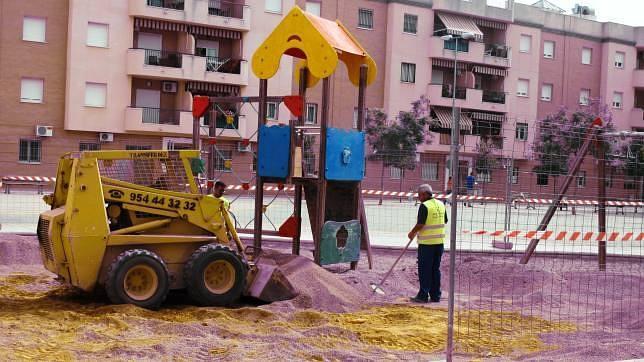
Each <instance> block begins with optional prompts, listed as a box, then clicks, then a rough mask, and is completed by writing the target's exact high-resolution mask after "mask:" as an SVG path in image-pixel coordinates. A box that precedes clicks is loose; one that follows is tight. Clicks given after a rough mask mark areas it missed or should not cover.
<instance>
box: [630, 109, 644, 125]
mask: <svg viewBox="0 0 644 362" xmlns="http://www.w3.org/2000/svg"><path fill="white" fill-rule="evenodd" d="M635 107H638V106H637V105H636V106H635ZM642 107H644V106H642ZM642 121H644V109H642V108H633V110H632V111H631V122H633V123H632V124H640V122H642Z"/></svg>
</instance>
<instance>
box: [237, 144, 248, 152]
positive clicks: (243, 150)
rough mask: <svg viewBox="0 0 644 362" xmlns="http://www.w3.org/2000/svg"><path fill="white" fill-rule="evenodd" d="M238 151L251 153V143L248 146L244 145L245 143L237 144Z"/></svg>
mask: <svg viewBox="0 0 644 362" xmlns="http://www.w3.org/2000/svg"><path fill="white" fill-rule="evenodd" d="M237 151H239V152H250V151H251V148H250V143H249V144H247V145H244V142H237Z"/></svg>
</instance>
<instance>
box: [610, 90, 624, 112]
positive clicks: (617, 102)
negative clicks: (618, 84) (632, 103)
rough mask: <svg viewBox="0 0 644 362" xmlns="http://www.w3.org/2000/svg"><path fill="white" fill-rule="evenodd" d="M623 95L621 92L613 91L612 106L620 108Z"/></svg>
mask: <svg viewBox="0 0 644 362" xmlns="http://www.w3.org/2000/svg"><path fill="white" fill-rule="evenodd" d="M623 96H624V94H623V93H621V92H614V93H613V108H622V97H623Z"/></svg>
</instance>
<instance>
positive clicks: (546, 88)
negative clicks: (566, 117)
mask: <svg viewBox="0 0 644 362" xmlns="http://www.w3.org/2000/svg"><path fill="white" fill-rule="evenodd" d="M541 100H542V101H549V100H552V84H544V85H542V86H541Z"/></svg>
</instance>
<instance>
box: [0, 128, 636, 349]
mask: <svg viewBox="0 0 644 362" xmlns="http://www.w3.org/2000/svg"><path fill="white" fill-rule="evenodd" d="M507 123H508V125H506V126H504V127H503V128H501V127H488V129H486V128H485V127H481V126H482V122H479V124H478V125H476V124H475V127H477V126H478V127H479V128H478V129H476V128H475V131H476V132H477V133H478V134H477V135H466V136H463V137H461V143H462V144H461V148H460V152H461V155H460V158H459V160H458V168H459V172H460V174H459V180H458V182H455V181H454V180H452V181H450V180H449V176H448V175H449V174H450V172H449V171H450V167H451V165H452V164H456V162H451V161H450V160H449V157H448V154H447V152H448V147H449V146H448V145H443V146H442V145H440V143H439V141H440V137H439V136H435V137H433V139H432V142H433V143H434V146H435V147H433V148H435V149H437V151H435V152H432V153H429V152H425V153H420V154H418V155H414V156H413V157H412V159H413V162H412V163H411V164H403V162H399V163H397V162H396V157H399V158H400V159H402V158H403V156H402V155H395V154H391V155H390V156H392V157H389V158H388V159H386V161H385V163H386V164H384V165H383V159H384V157H383V155H373V154H372V155H370V156H369V160H368V161H367V167H366V177H365V181H364V182H363V191H362V192H363V196H364V200H365V207H366V215H367V220H368V223H369V231H370V239H371V242H372V245H377V246H378V245H380V246H394V247H402V246H403V245H405V244H406V234H407V232H408V231H409V230H410V229H411V227H412V226H413V225H414V223H415V219H416V214H417V210H418V202H417V200H416V194H415V191H414V190H415V189H416V187H417V186H418V185H419V184H421V183H429V184H430V185H432V187H433V188H434V193H435V196H436V197H437V198H439V199H441V200H444V201H446V203H447V207H448V209H449V208H451V207H453V205H454V203H455V202H457V203H458V218H457V220H455V221H456V223H457V235H456V237H457V244H456V250H454V253H455V255H456V262H455V264H454V265H451V266H450V265H449V263H448V258H447V254H448V253H449V252H450V251H448V253H446V254H445V255H444V256H443V265H442V271H443V278H442V280H443V281H442V285H443V292H444V296H445V295H446V294H447V293H448V292H450V293H454V294H453V296H454V301H455V306H456V309H455V317H456V318H455V322H454V331H455V334H454V344H455V348H456V349H455V351H456V353H457V354H458V353H474V354H477V355H483V356H497V355H500V354H502V351H505V349H503V348H501V347H500V346H498V343H500V342H499V341H502V339H500V340H499V341H492V340H491V341H490V342H489V346H490V349H489V350H487V351H481V350H472V349H471V347H470V346H468V345H467V344H465V341H466V340H467V339H468V338H469V337H472V336H477V335H478V336H487V335H489V331H491V330H494V331H497V332H498V333H506V334H507V333H513V334H515V335H518V336H523V335H525V336H528V335H535V334H537V335H539V334H540V335H542V336H543V338H542V340H543V341H545V342H539V341H533V340H529V341H528V340H527V339H526V340H525V345H518V346H515V347H516V348H515V349H516V350H521V351H524V352H525V353H529V352H531V351H537V350H539V351H543V350H544V349H545V348H546V347H545V345H544V344H543V343H550V344H557V345H559V346H560V347H561V348H563V349H564V350H565V349H566V348H575V346H576V347H579V346H580V345H581V344H582V343H587V344H588V343H592V342H593V341H598V343H610V342H611V341H615V340H618V339H620V338H627V336H632V335H633V334H638V333H639V334H641V330H642V326H643V325H644V324H643V323H644V319H643V317H641V316H640V315H639V314H640V311H641V310H644V302H643V301H644V287H643V286H644V267H643V266H644V263H643V260H644V259H643V257H644V248H642V243H644V240H643V239H644V234H643V232H644V203H643V202H642V192H643V191H642V190H643V186H642V182H643V179H644V177H643V169H644V163H643V162H644V142H643V139H642V138H641V137H632V136H631V135H625V134H610V132H605V133H604V135H603V136H602V137H603V140H604V143H603V145H598V143H597V142H596V140H595V139H593V140H592V141H591V142H590V149H589V151H588V153H587V155H586V157H585V159H584V160H583V161H580V162H579V167H578V170H577V172H576V173H575V174H574V175H572V176H570V177H569V176H568V174H569V173H570V172H571V171H572V169H573V166H574V163H575V160H576V158H577V157H580V155H581V153H582V152H581V150H582V146H583V141H584V140H585V138H586V136H587V128H585V127H579V128H574V127H572V128H571V127H563V126H561V125H560V126H559V128H557V129H556V130H555V129H551V130H546V128H545V127H555V126H556V124H551V125H549V126H548V125H544V124H538V125H537V126H530V127H527V126H526V127H525V128H524V126H523V122H521V121H520V120H511V121H508V122H507ZM555 131H556V132H555ZM548 132H549V133H548ZM544 133H548V134H549V136H548V137H550V138H548V137H545V138H544V136H543V134H544ZM494 138H496V140H497V141H493V139H494ZM499 138H500V139H501V142H499V141H498V139H499ZM535 140H536V141H535ZM608 146H610V147H608ZM204 150H205V151H206V153H205V157H208V156H209V155H212V157H213V158H214V163H213V167H214V170H215V173H214V175H215V179H220V180H224V181H225V182H226V183H227V184H228V185H229V188H228V190H227V197H228V198H229V199H230V200H231V201H232V206H231V211H232V213H233V215H234V217H235V220H236V224H237V226H238V227H239V228H240V229H250V228H252V225H253V217H254V213H253V207H254V189H253V186H254V177H255V169H256V161H255V159H256V157H255V152H256V149H255V148H254V147H252V146H250V147H249V146H248V144H243V143H242V144H240V143H238V142H228V143H226V142H223V141H222V142H219V141H218V143H216V144H213V145H206V147H205V148H204ZM304 155H305V157H304V160H303V169H304V170H307V169H308V168H309V166H307V163H315V162H316V160H315V155H314V154H312V153H310V152H308V153H307V152H306V150H305V152H304ZM376 156H377V157H376ZM406 156H407V155H406ZM602 165H604V166H605V167H604V169H603V170H602ZM468 176H470V177H469V179H468ZM567 178H569V179H568V180H567ZM203 181H204V182H205V180H203ZM566 183H568V184H569V187H568V190H567V191H566V192H565V193H563V194H562V186H563V185H564V184H566ZM457 184H458V185H457ZM602 185H603V186H605V189H604V191H603V192H604V195H602V188H603V186H602ZM453 196H456V197H457V198H458V199H457V201H454V200H453V199H452V197H453ZM559 196H561V198H560V200H559V201H557V200H558V197H559ZM40 199H41V195H37V194H36V193H35V192H33V191H32V192H21V191H13V192H12V193H11V194H5V193H2V194H0V224H2V231H3V232H34V231H35V228H36V223H37V219H38V214H39V213H40V212H41V211H43V210H44V209H45V208H46V207H45V206H46V205H45V204H44V203H42V202H41V201H40ZM263 205H264V208H263V213H262V217H264V218H265V219H264V222H263V227H264V229H265V230H271V231H276V230H278V229H279V226H280V225H281V223H282V222H284V221H285V220H286V219H287V218H288V217H289V216H291V215H292V213H293V202H292V186H291V185H279V184H270V185H267V190H266V192H265V195H264V200H263ZM551 208H552V209H554V214H553V216H552V218H551V220H550V221H549V223H548V225H547V227H543V225H542V224H543V220H544V216H546V215H547V213H548V211H549V209H551ZM306 210H307V208H306V207H304V208H303V215H302V216H303V220H302V227H303V232H302V238H303V239H311V238H312V235H311V228H310V224H309V221H308V220H309V219H308V215H307V213H306ZM551 211H552V210H551ZM603 213H605V219H604V220H603V221H602V219H601V218H600V217H599V216H600V215H603ZM453 221H454V220H450V222H453ZM540 226H542V227H540ZM447 230H449V226H448V227H447ZM535 240H536V241H537V242H536V249H535V250H536V253H535V254H534V255H532V256H531V258H529V260H527V263H522V259H525V257H526V253H525V252H526V250H527V249H528V248H529V246H530V245H531V243H533V244H534V243H535ZM603 250H605V252H606V254H607V257H606V259H605V264H600V260H601V259H600V254H602V253H603ZM523 261H525V260H523ZM450 267H451V268H452V269H453V270H454V272H455V277H456V286H455V289H454V290H453V291H449V290H447V285H448V283H447V276H448V271H449V270H450ZM517 316H523V317H527V318H518V317H517ZM477 320H478V321H479V322H478V323H476V322H475V321H477ZM464 321H467V322H464ZM573 332H574V333H573ZM629 338H631V337H629ZM519 340H521V338H519ZM540 343H541V344H540ZM579 348H581V347H579ZM560 352H561V350H560ZM609 357H610V356H607V358H609Z"/></svg>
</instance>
